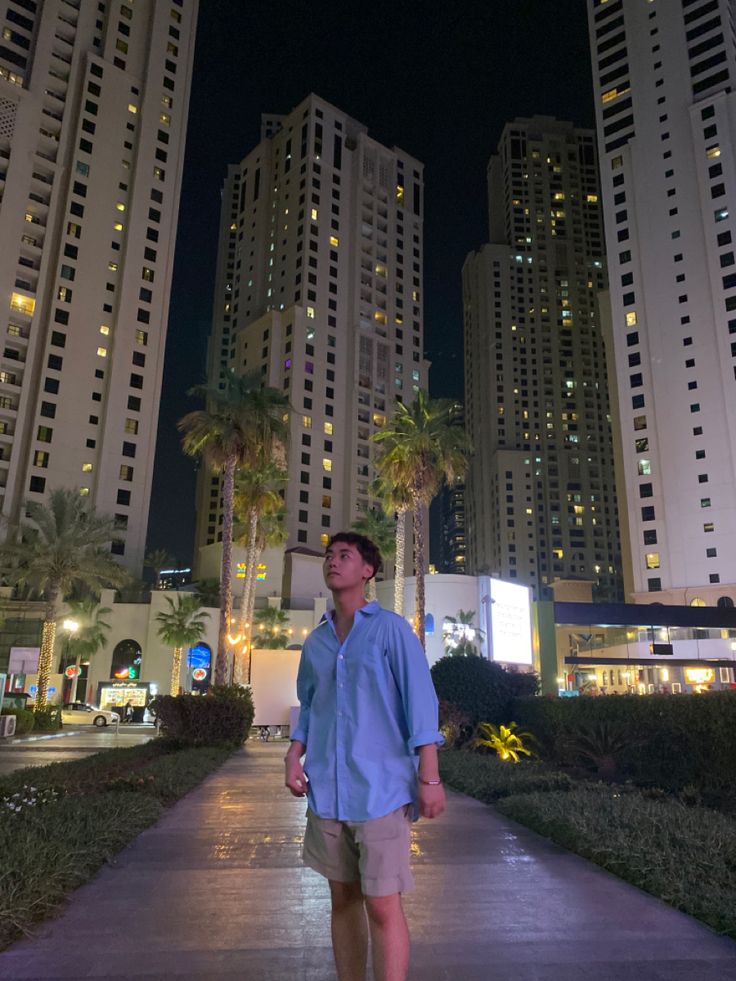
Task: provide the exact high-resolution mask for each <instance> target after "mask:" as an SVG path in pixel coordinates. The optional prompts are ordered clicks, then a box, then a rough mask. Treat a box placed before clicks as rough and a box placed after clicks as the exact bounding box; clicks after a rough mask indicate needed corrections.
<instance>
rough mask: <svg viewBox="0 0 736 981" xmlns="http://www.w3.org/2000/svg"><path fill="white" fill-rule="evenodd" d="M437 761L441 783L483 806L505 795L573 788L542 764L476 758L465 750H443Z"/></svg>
mask: <svg viewBox="0 0 736 981" xmlns="http://www.w3.org/2000/svg"><path fill="white" fill-rule="evenodd" d="M439 759H440V775H441V777H442V779H443V780H444V781H445V783H447V784H448V785H449V786H450V787H453V788H454V789H455V790H459V791H461V792H462V793H464V794H468V795H469V796H471V797H475V798H476V799H477V800H482V801H484V802H485V803H486V804H491V803H493V802H494V801H497V800H498V799H499V798H501V797H506V796H508V795H509V794H524V793H528V792H531V791H533V790H538V791H552V790H560V791H566V790H569V789H570V788H571V787H573V786H574V784H573V781H572V780H571V779H570V777H569V776H568V775H567V774H566V773H560V772H559V771H556V770H553V769H551V768H550V767H548V766H546V765H545V764H544V763H537V762H522V763H519V764H515V763H504V762H501V760H499V759H498V758H497V757H495V756H479V755H478V754H477V753H471V752H469V751H468V750H455V751H453V750H445V751H443V752H441V753H440V755H439Z"/></svg>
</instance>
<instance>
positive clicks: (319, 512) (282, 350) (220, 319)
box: [195, 95, 427, 554]
mask: <svg viewBox="0 0 736 981" xmlns="http://www.w3.org/2000/svg"><path fill="white" fill-rule="evenodd" d="M261 136H262V139H261V141H260V143H259V144H258V145H257V146H256V147H255V149H253V150H252V151H251V152H250V153H249V154H248V155H247V156H246V157H245V158H244V159H243V160H242V161H241V162H240V164H238V165H236V166H231V167H230V168H229V169H228V174H227V178H226V180H225V185H224V189H223V196H222V217H221V224H220V246H219V253H218V262H217V274H216V287H215V301H214V313H213V322H212V334H211V337H210V344H209V355H208V358H209V361H208V378H209V382H210V384H217V383H218V382H219V381H220V380H221V379H222V378H223V376H224V372H226V371H229V370H234V371H236V372H238V373H240V372H251V371H260V372H261V373H262V376H263V380H264V383H265V384H267V385H269V386H272V387H274V388H277V389H279V390H280V391H283V392H284V393H285V394H286V395H288V397H289V399H290V403H291V407H292V412H291V416H290V439H289V447H288V457H287V466H288V472H289V483H288V487H287V489H286V495H285V500H286V508H287V512H288V516H287V527H288V533H289V537H288V543H287V545H288V547H296V546H305V547H308V548H311V549H315V550H321V549H324V546H325V544H326V542H327V538H328V537H329V535H330V534H331V533H334V532H336V531H338V530H340V529H341V528H345V527H348V526H349V525H350V524H351V523H352V522H353V521H354V520H355V519H356V517H358V516H359V515H360V514H361V513H362V512H363V511H365V510H367V509H370V508H371V506H372V505H373V504H374V501H373V498H372V496H371V493H370V482H371V479H372V477H373V466H372V461H373V458H374V455H375V453H376V449H377V447H376V446H374V444H372V443H371V442H370V437H371V435H372V434H373V433H375V432H376V430H377V429H378V428H380V427H381V426H382V425H384V423H385V421H386V419H387V418H389V417H390V415H391V413H392V409H393V403H394V400H395V399H396V398H397V397H400V398H402V399H404V400H406V401H411V400H412V399H413V398H414V394H415V392H416V391H417V390H418V388H419V387H426V378H427V365H426V363H425V361H424V358H423V298H422V227H423V203H422V198H423V177H422V172H423V168H422V165H421V164H420V163H419V162H418V161H417V160H415V159H414V158H413V157H411V156H409V155H408V154H406V153H404V151H402V150H400V149H398V148H396V147H393V148H391V149H389V148H388V147H385V146H382V145H381V144H380V143H377V142H376V141H375V140H373V139H371V137H370V136H369V135H368V133H367V130H366V127H365V126H363V125H361V124H360V123H358V122H356V121H355V120H354V119H351V118H350V117H349V116H347V115H346V114H345V113H344V112H341V111H340V110H339V109H337V108H335V107H334V106H332V105H330V104H329V103H327V102H325V101H324V100H322V99H320V98H318V97H317V96H315V95H310V96H309V97H308V98H307V99H305V100H304V101H303V102H302V103H301V104H300V105H298V106H297V107H296V108H295V109H293V110H292V112H290V113H289V114H288V115H285V116H264V117H263V124H262V134H261ZM197 500H198V505H197V508H198V514H197V531H196V547H195V554H196V553H197V551H198V550H199V548H202V547H206V546H207V545H211V544H213V543H216V542H217V541H218V540H220V539H221V534H222V532H221V528H220V523H221V520H222V509H221V500H220V478H219V477H218V476H217V475H212V474H211V473H209V472H206V471H204V470H203V471H201V472H200V474H199V486H198V494H197Z"/></svg>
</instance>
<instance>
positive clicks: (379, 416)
mask: <svg viewBox="0 0 736 981" xmlns="http://www.w3.org/2000/svg"><path fill="white" fill-rule="evenodd" d="M373 425H374V426H378V427H379V428H381V427H382V426H385V425H386V416H384V415H383V413H381V412H374V413H373Z"/></svg>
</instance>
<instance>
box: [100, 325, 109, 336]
mask: <svg viewBox="0 0 736 981" xmlns="http://www.w3.org/2000/svg"><path fill="white" fill-rule="evenodd" d="M100 333H101V334H104V335H105V337H107V335H108V334H109V333H110V328H109V327H108V326H107V324H100Z"/></svg>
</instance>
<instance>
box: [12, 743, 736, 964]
mask: <svg viewBox="0 0 736 981" xmlns="http://www.w3.org/2000/svg"><path fill="white" fill-rule="evenodd" d="M283 751H284V747H283V745H279V744H263V743H256V744H254V745H249V746H248V747H247V749H245V750H244V751H243V752H241V753H239V754H237V755H236V756H234V757H233V758H231V759H230V760H229V761H228V762H227V763H226V764H225V766H223V767H222V768H221V769H220V770H219V771H218V772H217V773H216V774H213V775H212V776H211V777H210V778H208V779H207V780H206V781H205V782H204V783H203V784H202V785H201V786H200V787H198V788H197V789H196V790H195V791H193V792H192V793H191V794H190V795H189V796H188V797H187V798H185V799H184V800H182V801H179V803H178V804H176V805H175V806H174V807H173V808H172V809H171V810H170V811H168V812H167V813H166V814H165V815H164V817H163V819H162V820H161V821H160V822H159V824H158V825H157V826H156V827H154V828H150V829H148V830H147V831H145V832H144V833H143V834H142V835H141V836H140V837H139V838H138V839H137V840H136V841H135V842H133V843H132V844H131V845H130V846H128V848H126V849H125V850H124V851H123V852H121V853H120V855H118V856H117V858H116V860H115V861H114V862H112V863H111V864H109V865H108V866H106V867H105V868H103V869H102V870H101V872H100V873H99V875H98V876H97V877H96V878H95V879H94V880H93V881H92V882H90V883H87V885H85V886H83V887H82V888H81V889H79V890H77V892H76V893H75V894H74V895H73V896H72V898H71V899H70V901H69V902H68V903H67V905H66V907H65V909H64V910H63V911H62V913H61V914H60V916H59V917H58V918H57V919H55V920H51V921H48V922H46V923H44V924H41V925H40V926H39V928H38V930H37V932H36V935H35V936H34V937H33V938H30V939H28V940H23V941H20V942H19V943H17V944H15V945H14V946H13V947H12V948H10V949H9V950H8V951H6V952H5V953H3V954H0V978H6V977H7V978H13V979H18V981H29V979H37V981H53V979H59V981H60V979H62V978H63V979H69V978H79V979H82V978H86V979H91V981H94V979H96V978H99V979H102V978H119V979H120V978H127V979H133V978H146V979H148V981H155V979H158V978H160V979H171V978H177V979H182V981H184V979H195V978H196V979H199V981H205V979H219V978H239V979H246V981H286V979H288V981H332V979H334V978H335V973H334V967H333V964H332V952H331V948H330V929H329V899H328V891H327V887H326V884H325V883H324V881H323V880H322V879H321V878H320V876H318V875H317V874H316V873H314V872H312V871H311V870H310V869H305V868H304V867H303V866H302V864H301V857H300V853H301V841H302V834H303V827H304V814H305V805H304V802H303V801H299V800H296V799H294V798H292V797H290V796H289V795H288V794H287V793H286V792H285V791H284V789H283V787H282V784H281V781H282V758H283ZM412 850H413V853H414V863H413V864H414V875H415V880H416V890H415V891H414V892H412V893H410V894H408V895H407V896H406V897H405V907H406V912H407V918H408V920H409V924H410V929H411V933H412V940H413V947H412V966H411V972H410V978H411V979H412V981H445V979H452V981H716V979H718V981H736V943H734V942H733V941H730V940H727V939H724V938H721V937H717V936H716V935H715V934H713V933H712V932H711V931H709V930H708V929H707V928H705V927H704V926H702V925H701V924H699V923H698V922H697V921H695V920H693V919H691V918H690V917H688V916H685V915H684V914H681V913H678V912H677V911H675V910H672V909H670V908H669V907H667V906H665V905H664V904H663V903H661V902H659V901H658V900H656V899H654V898H653V897H651V896H647V895H646V894H644V893H642V892H640V891H639V890H637V889H635V888H633V887H632V886H629V885H627V884H626V883H624V882H622V881H621V880H619V879H616V878H615V877H614V876H612V875H609V874H608V873H606V872H604V871H602V870H600V869H598V868H596V867H595V866H593V865H591V864H590V863H588V862H586V861H584V860H583V859H581V858H579V857H577V856H575V855H571V854H570V853H568V852H566V851H564V850H563V849H561V848H559V847H558V846H556V845H554V844H552V843H550V842H548V841H546V840H545V839H543V838H541V837H539V836H538V835H535V834H533V833H532V832H529V831H527V830H526V829H524V828H521V827H519V826H518V825H515V824H513V822H510V821H509V820H508V819H506V818H504V817H501V816H500V815H498V814H496V813H495V812H494V811H493V810H492V809H491V808H488V807H486V806H485V805H483V804H480V803H479V802H477V801H473V800H471V799H469V798H466V797H463V796H461V795H457V794H452V795H451V797H450V805H449V808H448V812H447V813H446V815H444V816H443V818H441V819H440V820H439V821H436V822H426V821H423V822H419V824H418V825H416V826H415V829H414V834H413V843H412ZM70 937H74V938H75V941H74V943H73V944H70V939H69V938H70Z"/></svg>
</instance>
